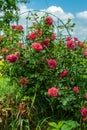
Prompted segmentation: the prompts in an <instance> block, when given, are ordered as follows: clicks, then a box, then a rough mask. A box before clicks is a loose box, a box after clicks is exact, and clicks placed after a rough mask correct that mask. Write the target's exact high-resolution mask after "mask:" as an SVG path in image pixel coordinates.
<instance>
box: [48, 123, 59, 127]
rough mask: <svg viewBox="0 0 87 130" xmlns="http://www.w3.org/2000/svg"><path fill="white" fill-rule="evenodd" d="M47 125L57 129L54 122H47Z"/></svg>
mask: <svg viewBox="0 0 87 130" xmlns="http://www.w3.org/2000/svg"><path fill="white" fill-rule="evenodd" d="M48 124H49V125H50V126H52V127H54V128H58V125H57V124H56V123H55V122H49V123H48Z"/></svg>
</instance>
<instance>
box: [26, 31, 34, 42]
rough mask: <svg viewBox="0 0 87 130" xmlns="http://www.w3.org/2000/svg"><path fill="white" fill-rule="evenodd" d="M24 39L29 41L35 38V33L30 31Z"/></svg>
mask: <svg viewBox="0 0 87 130" xmlns="http://www.w3.org/2000/svg"><path fill="white" fill-rule="evenodd" d="M26 39H27V40H31V41H33V40H35V39H36V35H35V33H34V32H31V33H30V34H28V35H27V37H26Z"/></svg>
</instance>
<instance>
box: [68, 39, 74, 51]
mask: <svg viewBox="0 0 87 130" xmlns="http://www.w3.org/2000/svg"><path fill="white" fill-rule="evenodd" d="M66 46H67V48H68V49H70V50H73V49H75V43H74V41H73V40H70V41H67V42H66Z"/></svg>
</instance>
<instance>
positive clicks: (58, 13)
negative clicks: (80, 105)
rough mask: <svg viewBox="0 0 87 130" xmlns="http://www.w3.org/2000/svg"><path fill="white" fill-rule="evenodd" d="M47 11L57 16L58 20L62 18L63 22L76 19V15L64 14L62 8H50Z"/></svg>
mask: <svg viewBox="0 0 87 130" xmlns="http://www.w3.org/2000/svg"><path fill="white" fill-rule="evenodd" d="M46 11H47V12H49V13H52V14H54V15H55V16H57V17H58V18H60V19H62V20H66V19H68V18H71V19H73V18H74V15H73V14H72V13H70V12H69V13H67V12H64V11H63V9H62V8H61V7H57V6H50V7H49V8H47V9H46Z"/></svg>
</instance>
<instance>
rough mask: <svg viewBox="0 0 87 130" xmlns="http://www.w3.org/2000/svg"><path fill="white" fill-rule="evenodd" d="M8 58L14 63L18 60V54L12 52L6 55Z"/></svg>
mask: <svg viewBox="0 0 87 130" xmlns="http://www.w3.org/2000/svg"><path fill="white" fill-rule="evenodd" d="M6 60H7V61H8V62H11V63H14V62H16V61H17V60H18V56H17V55H16V54H10V55H7V56H6Z"/></svg>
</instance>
